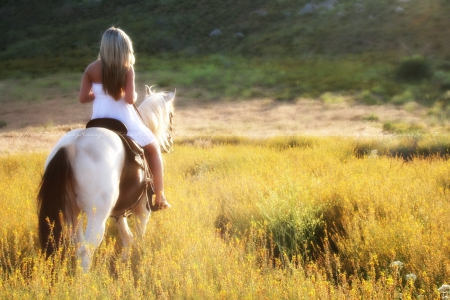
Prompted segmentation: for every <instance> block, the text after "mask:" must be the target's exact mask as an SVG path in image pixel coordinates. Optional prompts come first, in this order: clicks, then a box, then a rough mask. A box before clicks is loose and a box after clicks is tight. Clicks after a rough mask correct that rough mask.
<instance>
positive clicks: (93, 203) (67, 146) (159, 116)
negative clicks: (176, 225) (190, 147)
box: [38, 86, 176, 272]
mask: <svg viewBox="0 0 450 300" xmlns="http://www.w3.org/2000/svg"><path fill="white" fill-rule="evenodd" d="M145 87H146V97H145V99H144V101H143V102H142V103H141V104H140V105H139V107H138V108H137V109H138V112H139V114H140V115H141V118H142V121H143V122H144V124H145V125H146V126H147V127H148V128H149V129H150V130H151V131H152V132H153V134H154V135H155V140H156V142H157V143H158V144H159V146H160V147H161V149H162V150H165V151H166V152H167V151H169V150H170V149H171V148H172V144H173V143H172V139H171V130H172V127H171V123H172V115H173V110H174V108H173V102H174V98H175V93H176V90H174V91H173V92H169V93H168V92H158V93H156V92H154V91H153V90H152V88H151V87H148V86H145ZM124 163H125V148H124V145H123V143H122V141H121V139H120V137H119V136H118V135H117V134H116V133H114V132H113V131H111V130H108V129H105V128H100V127H92V128H85V129H75V130H72V131H70V132H68V133H67V134H65V135H64V136H63V137H62V138H61V139H60V140H59V141H58V142H57V143H56V145H55V146H54V148H53V149H52V150H51V152H50V154H49V156H48V157H47V159H46V161H45V166H44V173H43V175H42V180H41V184H40V187H39V192H38V219H39V221H38V223H39V224H38V227H39V229H38V230H39V238H40V244H41V248H42V250H43V252H44V253H46V256H47V257H48V256H50V255H51V254H53V253H55V251H56V250H57V249H58V248H59V247H60V246H61V244H62V239H63V225H64V226H67V228H70V229H71V230H69V231H71V233H70V234H69V235H70V241H71V242H72V243H73V244H74V245H76V247H77V250H76V253H77V257H78V259H79V260H81V266H82V268H83V270H84V271H85V272H87V271H88V270H89V268H90V265H91V262H92V257H93V253H94V251H95V250H96V248H97V247H98V246H99V245H100V243H101V242H102V240H103V237H104V234H105V229H106V222H107V219H108V217H110V216H111V213H112V212H113V211H114V207H115V205H116V201H117V199H118V195H119V184H120V179H121V172H122V169H123V167H124ZM142 197H147V193H143V194H142ZM140 200H142V199H140ZM145 200H147V201H148V199H145ZM147 201H139V202H137V203H138V204H137V205H136V206H135V207H133V208H132V209H131V211H130V212H131V213H132V214H134V215H136V216H137V218H138V219H139V222H138V224H139V225H138V236H139V237H142V236H143V235H144V234H145V228H146V225H147V222H148V219H149V217H150V209H149V205H148V203H147ZM61 215H62V216H61ZM83 217H85V218H86V219H87V223H86V229H85V230H84V231H83V227H84V226H83V224H84V222H83V219H82V218H83ZM115 219H116V224H117V226H118V229H119V234H120V237H121V239H122V246H123V248H122V259H127V257H128V254H127V253H128V250H129V247H130V246H131V245H132V243H133V240H134V237H133V234H132V233H131V231H130V229H129V227H128V223H127V218H126V216H125V215H120V216H115Z"/></svg>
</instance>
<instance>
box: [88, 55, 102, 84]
mask: <svg viewBox="0 0 450 300" xmlns="http://www.w3.org/2000/svg"><path fill="white" fill-rule="evenodd" d="M85 73H87V75H88V76H89V78H90V79H91V81H92V82H93V83H101V82H102V62H101V61H100V60H96V61H94V62H93V63H91V64H90V65H89V66H87V68H86V71H85Z"/></svg>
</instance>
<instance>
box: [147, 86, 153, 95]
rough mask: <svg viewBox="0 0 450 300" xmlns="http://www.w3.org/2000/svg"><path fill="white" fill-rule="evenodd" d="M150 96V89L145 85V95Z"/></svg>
mask: <svg viewBox="0 0 450 300" xmlns="http://www.w3.org/2000/svg"><path fill="white" fill-rule="evenodd" d="M151 94H152V88H151V87H149V86H148V85H145V95H146V96H150V95H151Z"/></svg>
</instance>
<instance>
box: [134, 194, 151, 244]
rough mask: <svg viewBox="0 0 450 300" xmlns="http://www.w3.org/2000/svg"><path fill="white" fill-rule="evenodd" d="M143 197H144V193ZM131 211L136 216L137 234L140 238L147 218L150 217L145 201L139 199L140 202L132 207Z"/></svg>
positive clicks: (143, 232)
mask: <svg viewBox="0 0 450 300" xmlns="http://www.w3.org/2000/svg"><path fill="white" fill-rule="evenodd" d="M143 197H146V195H144V196H143ZM150 201H151V200H150ZM133 213H134V214H135V215H136V217H137V218H138V222H137V223H138V224H137V227H138V228H137V234H138V236H139V238H142V237H143V236H144V234H145V230H146V228H147V223H148V219H149V218H150V210H149V209H148V205H147V201H140V204H139V205H138V206H137V207H136V208H135V209H134V211H133Z"/></svg>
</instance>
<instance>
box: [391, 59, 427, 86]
mask: <svg viewBox="0 0 450 300" xmlns="http://www.w3.org/2000/svg"><path fill="white" fill-rule="evenodd" d="M396 73H397V74H396V76H397V78H398V79H399V80H404V81H418V80H422V79H427V78H430V77H431V76H432V75H433V72H432V69H431V65H430V64H429V62H428V61H427V60H426V59H425V58H424V57H423V56H421V55H413V56H408V57H404V58H403V59H402V60H401V61H400V65H399V66H398V68H397V71H396Z"/></svg>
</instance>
